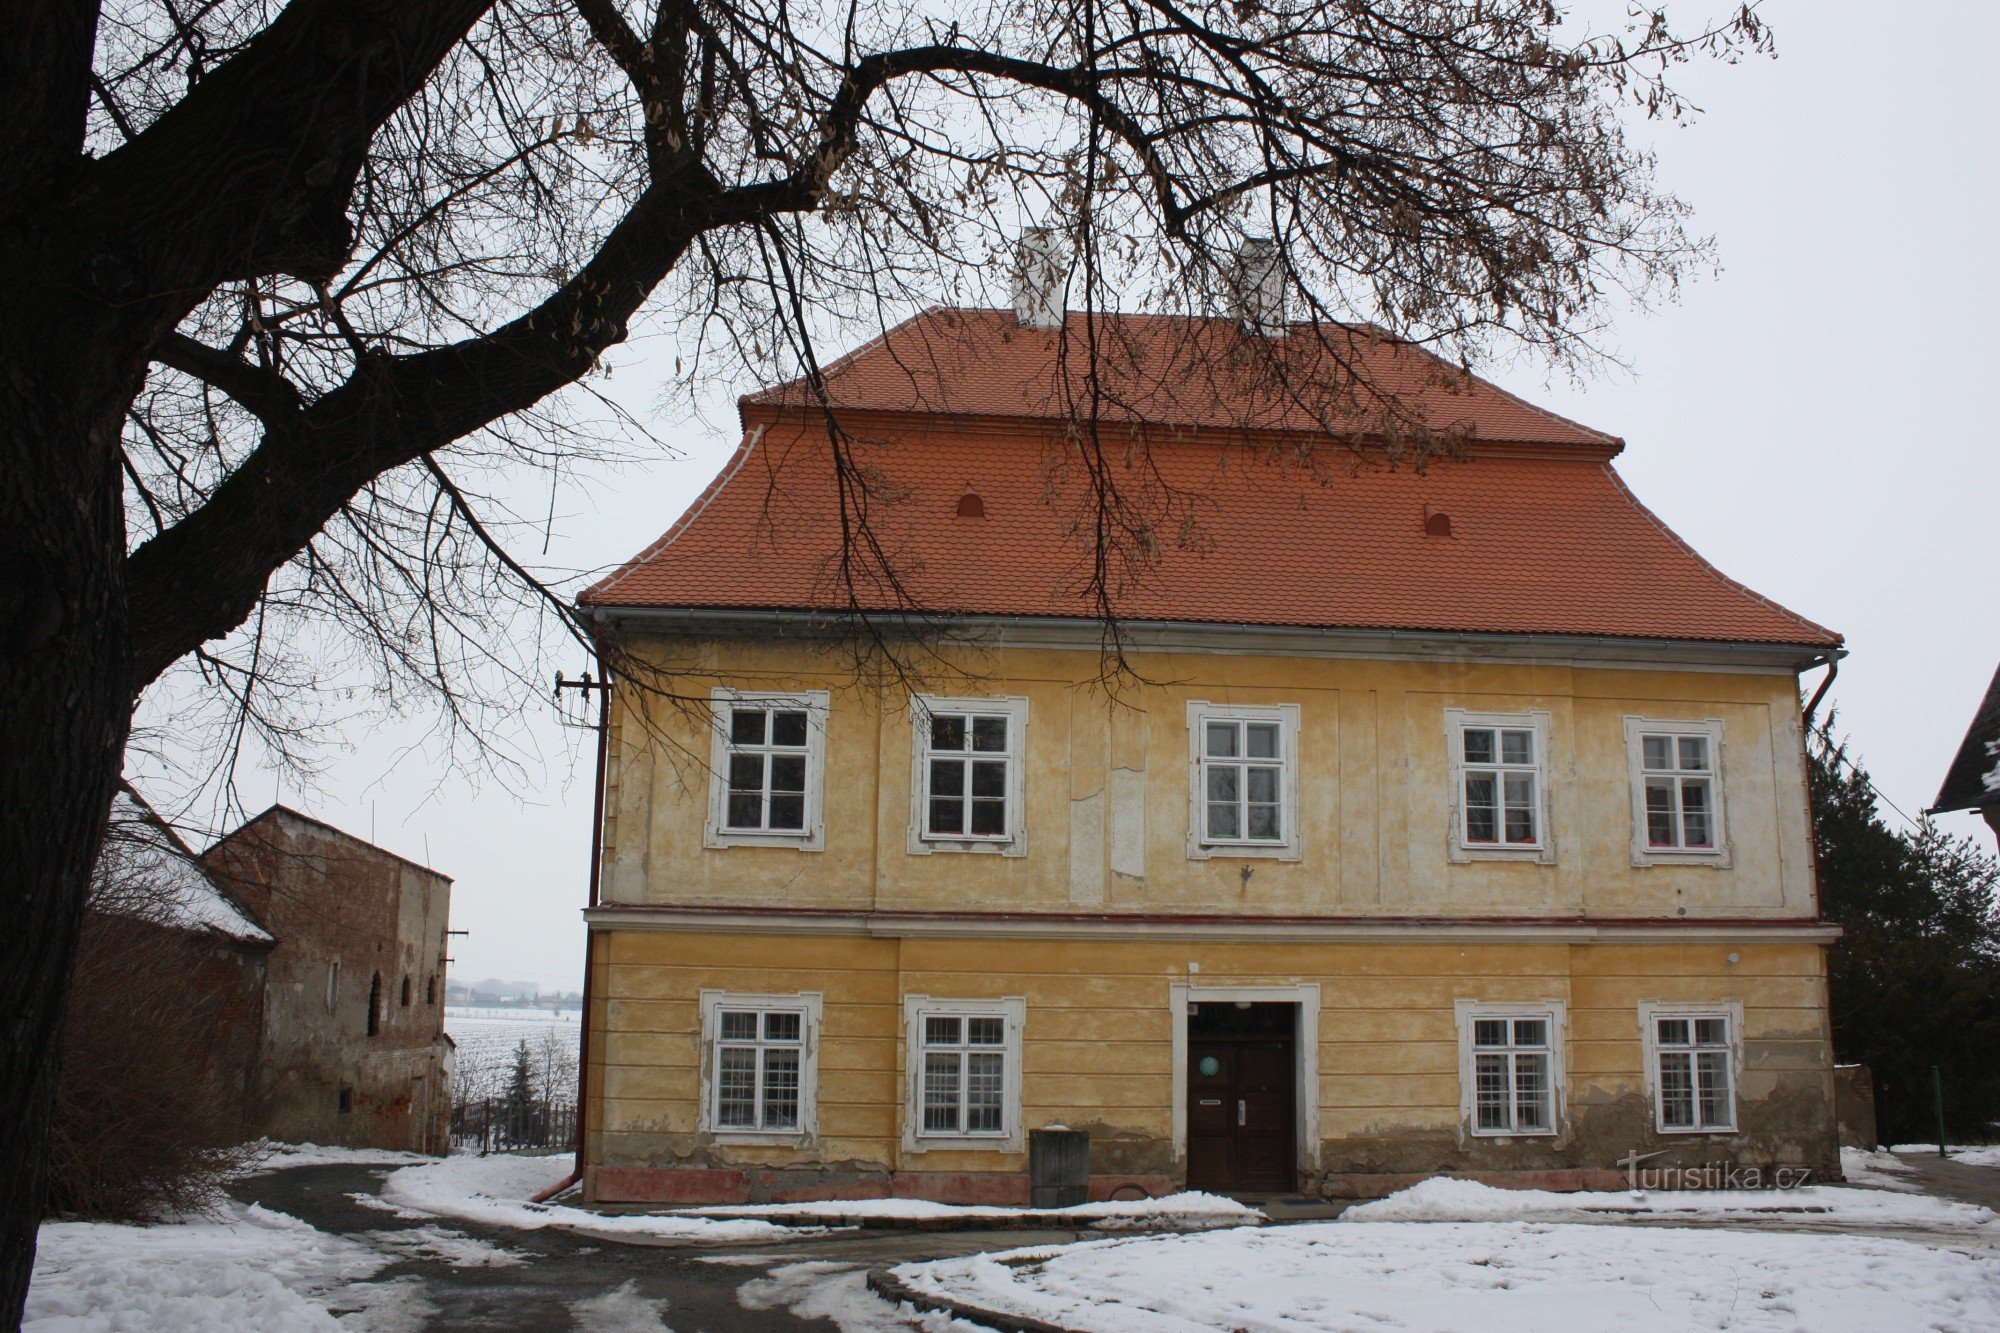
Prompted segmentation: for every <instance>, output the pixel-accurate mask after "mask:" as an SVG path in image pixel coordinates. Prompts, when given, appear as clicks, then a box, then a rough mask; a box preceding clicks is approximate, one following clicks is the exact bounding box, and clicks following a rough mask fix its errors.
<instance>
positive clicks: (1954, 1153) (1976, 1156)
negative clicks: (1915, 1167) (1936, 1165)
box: [1889, 1143, 2000, 1166]
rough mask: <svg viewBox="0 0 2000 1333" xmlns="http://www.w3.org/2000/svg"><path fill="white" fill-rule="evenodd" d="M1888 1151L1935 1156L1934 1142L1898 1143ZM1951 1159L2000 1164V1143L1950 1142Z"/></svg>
mask: <svg viewBox="0 0 2000 1333" xmlns="http://www.w3.org/2000/svg"><path fill="white" fill-rule="evenodd" d="M1889 1151H1890V1152H1906V1153H1924V1154H1928V1155H1929V1156H1932V1157H1935V1156H1937V1145H1936V1144H1935V1143H1899V1144H1897V1145H1896V1146H1895V1147H1893V1148H1891V1149H1889ZM1950 1151H1951V1160H1952V1161H1954V1162H1961V1163H1963V1164H1964V1165H1966V1166H2000V1144H1992V1143H1988V1144H1966V1145H1960V1144H1956V1143H1954V1144H1952V1145H1951V1148H1950Z"/></svg>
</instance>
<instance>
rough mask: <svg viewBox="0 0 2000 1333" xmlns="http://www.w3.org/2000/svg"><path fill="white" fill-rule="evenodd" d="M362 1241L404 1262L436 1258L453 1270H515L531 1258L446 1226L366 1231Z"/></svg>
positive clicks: (362, 1235)
mask: <svg viewBox="0 0 2000 1333" xmlns="http://www.w3.org/2000/svg"><path fill="white" fill-rule="evenodd" d="M361 1238H362V1239H363V1240H365V1241H367V1242H368V1243H369V1244H371V1245H373V1246H374V1247H375V1248H376V1249H378V1250H387V1251H388V1252H389V1253H391V1254H393V1255H396V1256H397V1257H398V1258H403V1259H436V1260H439V1261H441V1262H443V1263H447V1264H450V1265H451V1266H452V1267H453V1268H512V1267H514V1266H515V1265H516V1264H525V1263H527V1262H528V1258H529V1256H527V1255H525V1254H522V1253H520V1252H519V1251H517V1250H509V1249H505V1248H503V1247H502V1246H499V1245H494V1244H491V1243H489V1242H487V1241H483V1240H480V1239H479V1238H478V1237H476V1236H468V1235H466V1234H465V1233H464V1232H462V1231H451V1230H448V1229H447V1228H444V1227H404V1228H403V1229H401V1230H399V1231H365V1232H363V1233H362V1234H361Z"/></svg>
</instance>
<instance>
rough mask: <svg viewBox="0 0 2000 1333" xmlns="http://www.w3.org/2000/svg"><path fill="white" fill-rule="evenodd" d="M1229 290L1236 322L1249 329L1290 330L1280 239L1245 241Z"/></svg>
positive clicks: (1276, 334) (1271, 333)
mask: <svg viewBox="0 0 2000 1333" xmlns="http://www.w3.org/2000/svg"><path fill="white" fill-rule="evenodd" d="M1229 294H1230V297H1231V298H1232V300H1233V301H1234V303H1235V306H1236V310H1235V315H1236V322H1237V323H1238V324H1239V325H1241V326H1242V328H1243V331H1244V332H1245V333H1254V334H1257V335H1259V336H1261V337H1265V338H1282V337H1284V336H1285V334H1286V333H1288V332H1289V331H1290V325H1288V324H1287V323H1286V322H1285V266H1284V263H1283V261H1282V260H1281V259H1280V258H1279V256H1278V243H1277V242H1276V241H1273V240H1270V239H1268V238H1266V237H1261V236H1253V237H1251V238H1249V239H1248V240H1246V241H1244V242H1243V244H1242V245H1241V246H1240V247H1239V248H1238V249H1237V251H1236V263H1235V264H1234V266H1233V267H1232V270H1231V272H1230V275H1229Z"/></svg>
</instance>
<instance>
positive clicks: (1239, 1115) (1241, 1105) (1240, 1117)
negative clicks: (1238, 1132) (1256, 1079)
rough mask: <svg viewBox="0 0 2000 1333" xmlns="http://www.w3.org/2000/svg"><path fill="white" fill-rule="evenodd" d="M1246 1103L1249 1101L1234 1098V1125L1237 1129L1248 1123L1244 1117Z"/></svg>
mask: <svg viewBox="0 0 2000 1333" xmlns="http://www.w3.org/2000/svg"><path fill="white" fill-rule="evenodd" d="M1248 1105H1249V1103H1248V1102H1246V1101H1245V1100H1244V1099H1243V1098H1241V1097H1238V1098H1237V1099H1236V1127H1237V1128H1238V1129H1241V1128H1243V1126H1244V1125H1246V1124H1248V1123H1249V1122H1248V1121H1247V1120H1246V1119H1245V1115H1246V1108H1247V1107H1248Z"/></svg>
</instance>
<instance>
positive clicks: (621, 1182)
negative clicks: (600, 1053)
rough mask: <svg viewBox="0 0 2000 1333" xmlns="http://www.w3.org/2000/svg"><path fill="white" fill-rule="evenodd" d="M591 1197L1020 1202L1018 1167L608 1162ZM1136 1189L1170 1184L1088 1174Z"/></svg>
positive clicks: (1024, 1180) (1095, 1197) (589, 1181)
mask: <svg viewBox="0 0 2000 1333" xmlns="http://www.w3.org/2000/svg"><path fill="white" fill-rule="evenodd" d="M583 1179H584V1197H585V1198H587V1199H588V1200H589V1201H590V1202H592V1203H656V1204H671V1205H675V1206H688V1207H695V1206H700V1205H704V1204H733V1203H823V1202H828V1201H831V1200H836V1199H928V1200H930V1201H931V1202H933V1203H955V1204H986V1205H990V1206H992V1207H996V1208H1026V1207H1027V1206H1028V1176H1027V1173H1026V1172H1023V1171H893V1172H891V1171H838V1170H822V1169H819V1168H813V1167H803V1168H801V1167H791V1168H785V1167H761V1166H753V1167H742V1168H733V1169H730V1168H718V1167H684V1166H669V1167H612V1166H593V1167H590V1168H588V1169H586V1170H585V1172H584V1177H583ZM1134 1187H1136V1188H1137V1189H1139V1190H1142V1191H1144V1193H1145V1194H1146V1195H1147V1196H1149V1197H1154V1198H1157V1197H1158V1196H1160V1195H1162V1194H1171V1193H1172V1192H1173V1191H1174V1190H1176V1189H1178V1188H1179V1186H1178V1185H1176V1184H1175V1183H1174V1181H1173V1179H1172V1177H1169V1176H1130V1175H1117V1176H1096V1175H1094V1176H1092V1177H1091V1178H1090V1198H1091V1199H1092V1201H1093V1202H1096V1201H1101V1200H1104V1199H1108V1198H1110V1197H1111V1196H1112V1195H1113V1194H1115V1193H1118V1192H1119V1191H1120V1190H1124V1191H1125V1192H1126V1194H1127V1197H1130V1192H1131V1189H1132V1188H1134Z"/></svg>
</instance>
